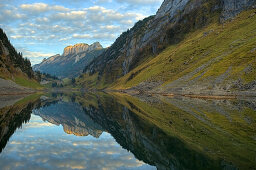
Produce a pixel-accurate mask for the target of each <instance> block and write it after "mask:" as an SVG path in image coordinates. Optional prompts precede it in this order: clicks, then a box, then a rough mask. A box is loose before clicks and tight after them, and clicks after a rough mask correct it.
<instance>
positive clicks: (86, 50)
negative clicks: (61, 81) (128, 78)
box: [33, 42, 104, 78]
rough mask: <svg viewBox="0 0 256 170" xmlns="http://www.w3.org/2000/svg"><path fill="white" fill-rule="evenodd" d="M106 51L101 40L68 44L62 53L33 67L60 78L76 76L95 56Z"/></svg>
mask: <svg viewBox="0 0 256 170" xmlns="http://www.w3.org/2000/svg"><path fill="white" fill-rule="evenodd" d="M103 51H104V49H103V47H102V46H101V44H100V43H99V42H96V43H93V44H92V45H88V44H84V43H80V44H76V45H74V46H68V47H66V48H65V49H64V51H63V54H62V55H59V54H57V55H54V56H52V57H49V58H48V59H44V60H43V61H42V62H41V63H40V64H37V65H34V66H33V69H34V70H36V71H40V72H43V73H48V74H51V75H54V76H57V77H60V78H64V77H69V78H71V77H76V76H78V75H79V74H80V73H82V71H83V69H84V67H85V66H87V65H88V64H89V63H90V62H91V61H92V60H93V59H94V58H95V57H97V56H99V55H100V54H101V53H102V52H103Z"/></svg>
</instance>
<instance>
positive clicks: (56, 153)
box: [0, 93, 256, 169]
mask: <svg viewBox="0 0 256 170" xmlns="http://www.w3.org/2000/svg"><path fill="white" fill-rule="evenodd" d="M46 96H47V97H46ZM46 96H44V97H41V100H40V102H38V100H37V101H34V102H32V103H31V102H30V104H28V105H26V107H24V108H26V109H25V110H24V109H22V110H23V111H22V112H20V113H21V114H20V115H19V116H20V117H19V118H17V119H13V118H12V119H9V120H8V121H6V119H3V118H2V117H1V123H2V122H8V123H7V124H6V125H5V127H6V126H7V127H8V128H10V129H11V128H12V129H14V130H12V131H10V132H12V133H13V132H14V131H15V129H16V128H17V127H19V126H20V125H21V124H22V122H24V120H29V118H30V113H31V110H33V111H32V113H33V116H32V118H31V120H30V122H29V123H28V124H25V125H23V128H22V129H20V130H19V131H18V132H17V133H15V134H14V135H13V136H14V137H12V139H13V140H10V142H9V143H10V144H8V145H7V147H6V149H5V150H4V152H3V153H2V154H1V155H0V165H1V166H2V165H5V167H12V168H13V167H20V168H22V167H28V168H30V169H33V167H34V166H37V167H41V168H46V169H52V168H54V169H57V168H60V169H71V168H74V169H102V168H104V167H105V168H109V169H151V168H153V167H152V166H154V167H156V168H158V169H238V168H239V169H253V168H254V167H256V163H255V162H256V133H255V132H256V122H255V120H256V102H255V99H253V98H247V99H246V98H245V99H239V100H203V99H191V98H182V97H174V98H170V97H163V96H138V97H131V96H128V95H123V94H122V95H121V94H118V93H115V94H105V93H97V94H75V93H70V94H60V93H58V94H48V95H46ZM14 106H15V105H14ZM7 110H8V109H7ZM9 110H10V109H9ZM11 110H13V109H11ZM1 115H3V114H2V111H1ZM22 115H23V116H22ZM28 116H29V117H28ZM39 116H40V117H41V118H39ZM25 118H26V119H25ZM2 120H4V121H2ZM42 120H43V121H42ZM11 122H12V123H11ZM16 122H20V123H16ZM12 124H15V125H18V126H13V125H12ZM55 125H56V126H55ZM60 125H61V126H60ZM2 127H4V126H2V124H1V146H2V141H4V140H3V139H4V138H2V132H4V130H3V128H2ZM13 127H14V128H13ZM63 131H64V132H65V133H66V134H64V133H63ZM12 133H10V135H8V136H6V137H5V138H9V137H10V136H11V134H12ZM110 134H111V135H110ZM24 137H27V139H26V138H25V139H24ZM7 140H8V139H7ZM7 140H6V141H7ZM5 143H6V142H5ZM120 145H121V146H122V148H124V149H122V148H121V147H120ZM24 148H27V150H26V152H25V154H24ZM127 151H130V152H131V153H132V154H131V153H130V152H127ZM15 153H19V154H18V157H19V161H17V159H18V158H17V159H16V158H15V159H14V158H13V154H15ZM28 155H29V156H28ZM133 155H134V156H135V157H134V156H133ZM20 160H22V161H20ZM6 162H10V164H9V165H8V164H6ZM21 162H23V163H22V165H18V166H17V165H15V166H14V164H15V163H16V164H21ZM145 163H146V164H148V165H146V164H145ZM150 165H151V166H150ZM12 168H11V169H12Z"/></svg>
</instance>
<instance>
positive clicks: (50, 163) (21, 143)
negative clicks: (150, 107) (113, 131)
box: [0, 115, 154, 169]
mask: <svg viewBox="0 0 256 170" xmlns="http://www.w3.org/2000/svg"><path fill="white" fill-rule="evenodd" d="M0 166H1V169H154V167H151V166H149V165H146V164H144V163H143V162H141V161H139V160H137V159H136V158H135V157H134V156H133V154H132V153H130V152H128V151H127V150H125V149H122V147H121V146H120V145H119V144H118V143H117V142H116V141H115V139H114V138H113V137H112V136H111V135H110V134H108V133H106V132H103V133H102V135H101V136H100V138H98V139H97V138H94V137H92V136H90V135H89V136H86V137H78V136H74V135H68V134H65V133H64V132H63V128H62V127H61V126H55V125H52V124H50V123H47V122H43V121H42V120H41V118H40V117H39V116H35V115H32V116H31V120H30V122H29V123H28V124H25V125H23V128H22V129H18V130H17V131H16V133H15V134H14V135H13V136H12V137H11V139H10V141H9V143H8V144H7V146H6V148H5V149H4V151H3V152H2V153H1V155H0Z"/></svg>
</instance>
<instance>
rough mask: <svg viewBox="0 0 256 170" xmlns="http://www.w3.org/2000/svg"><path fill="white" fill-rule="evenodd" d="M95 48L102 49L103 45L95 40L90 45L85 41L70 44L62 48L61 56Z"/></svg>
mask: <svg viewBox="0 0 256 170" xmlns="http://www.w3.org/2000/svg"><path fill="white" fill-rule="evenodd" d="M95 49H103V47H102V46H101V44H100V43H99V42H95V43H93V44H92V45H88V44H85V43H79V44H75V45H74V46H72V45H70V46H67V47H66V48H64V52H63V55H62V56H67V55H70V54H78V53H81V52H86V51H87V52H90V51H92V50H95Z"/></svg>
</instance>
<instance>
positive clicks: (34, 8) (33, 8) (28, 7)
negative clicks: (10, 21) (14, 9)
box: [20, 3, 69, 14]
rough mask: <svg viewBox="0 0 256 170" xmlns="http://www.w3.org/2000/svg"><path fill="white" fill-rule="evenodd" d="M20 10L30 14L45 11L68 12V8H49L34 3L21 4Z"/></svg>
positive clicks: (48, 6)
mask: <svg viewBox="0 0 256 170" xmlns="http://www.w3.org/2000/svg"><path fill="white" fill-rule="evenodd" d="M20 8H21V9H22V10H24V11H27V12H31V13H34V14H35V13H42V12H46V11H53V10H54V11H68V10H69V9H68V8H65V7H63V6H59V5H53V6H50V5H48V4H45V3H34V4H22V5H20Z"/></svg>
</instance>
